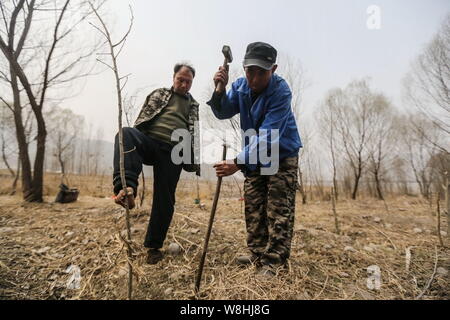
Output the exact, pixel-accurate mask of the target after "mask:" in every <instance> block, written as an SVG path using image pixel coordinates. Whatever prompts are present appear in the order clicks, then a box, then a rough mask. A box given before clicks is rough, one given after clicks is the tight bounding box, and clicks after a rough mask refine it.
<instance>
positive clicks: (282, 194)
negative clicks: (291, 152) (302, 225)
mask: <svg viewBox="0 0 450 320" xmlns="http://www.w3.org/2000/svg"><path fill="white" fill-rule="evenodd" d="M297 172H298V157H291V158H286V159H284V160H282V161H280V166H279V170H278V172H277V173H276V174H275V175H266V176H265V175H260V174H259V173H255V172H254V173H249V174H248V175H247V177H246V179H245V182H244V191H245V196H244V197H245V222H246V227H247V245H248V248H249V249H250V251H251V252H252V253H253V254H255V255H257V256H259V257H260V258H261V260H260V261H261V263H262V264H271V265H274V264H275V265H276V264H283V263H284V262H285V261H286V259H288V258H289V255H290V250H291V240H292V233H293V229H294V216H295V193H296V189H297V179H298V178H297Z"/></svg>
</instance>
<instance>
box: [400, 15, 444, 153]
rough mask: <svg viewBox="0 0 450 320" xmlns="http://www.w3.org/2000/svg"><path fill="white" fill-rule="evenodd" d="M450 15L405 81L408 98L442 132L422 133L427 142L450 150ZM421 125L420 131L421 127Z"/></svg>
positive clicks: (442, 149) (414, 64) (441, 148)
mask: <svg viewBox="0 0 450 320" xmlns="http://www.w3.org/2000/svg"><path fill="white" fill-rule="evenodd" d="M449 61H450V14H448V15H447V16H446V18H445V19H444V21H443V23H442V25H441V28H440V30H439V31H438V33H437V34H436V35H435V37H434V38H433V40H432V41H431V42H430V43H429V44H428V45H427V47H426V48H425V49H424V51H423V52H422V53H421V54H420V56H419V57H418V58H417V59H416V61H415V62H414V63H413V65H412V68H411V71H410V72H409V73H408V75H407V76H406V78H405V80H404V89H405V94H406V99H407V101H408V102H409V103H410V104H412V105H414V106H415V107H416V108H417V110H418V111H419V112H420V114H421V115H422V116H425V117H426V118H427V119H429V120H430V121H431V122H432V123H433V125H434V126H435V127H436V128H437V129H438V131H439V132H440V135H437V136H436V135H435V136H433V137H431V136H429V135H428V133H427V132H422V135H423V136H424V138H425V139H426V141H427V142H428V143H430V144H432V145H433V146H435V147H437V148H438V149H440V150H441V151H443V152H446V153H447V154H449V153H450V65H449ZM420 129H421V127H420V126H419V127H418V128H417V130H420Z"/></svg>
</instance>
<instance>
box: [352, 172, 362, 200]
mask: <svg viewBox="0 0 450 320" xmlns="http://www.w3.org/2000/svg"><path fill="white" fill-rule="evenodd" d="M360 178H361V172H359V173H358V174H357V175H356V176H355V184H354V185H353V191H352V199H353V200H356V194H357V193H358V186H359V180H360Z"/></svg>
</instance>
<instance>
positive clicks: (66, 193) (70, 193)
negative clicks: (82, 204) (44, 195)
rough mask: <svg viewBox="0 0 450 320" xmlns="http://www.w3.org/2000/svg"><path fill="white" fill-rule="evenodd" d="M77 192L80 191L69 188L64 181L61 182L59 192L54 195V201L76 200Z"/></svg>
mask: <svg viewBox="0 0 450 320" xmlns="http://www.w3.org/2000/svg"><path fill="white" fill-rule="evenodd" d="M79 193H80V191H78V189H70V188H69V187H68V186H66V185H65V184H64V183H61V184H60V185H59V192H58V195H57V196H56V199H55V202H59V203H69V202H74V201H77V199H78V194H79Z"/></svg>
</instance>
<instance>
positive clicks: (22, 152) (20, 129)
mask: <svg viewBox="0 0 450 320" xmlns="http://www.w3.org/2000/svg"><path fill="white" fill-rule="evenodd" d="M10 74H11V89H12V92H13V97H14V98H13V99H14V123H15V126H16V138H17V145H18V147H19V158H20V161H21V164H22V194H23V199H25V200H26V199H27V197H28V196H29V194H31V192H32V186H33V182H32V178H31V163H30V155H29V154H28V143H27V138H26V134H25V128H24V126H23V120H22V106H21V103H20V91H19V84H18V82H17V74H16V72H15V71H14V69H13V67H12V66H11V67H10Z"/></svg>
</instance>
